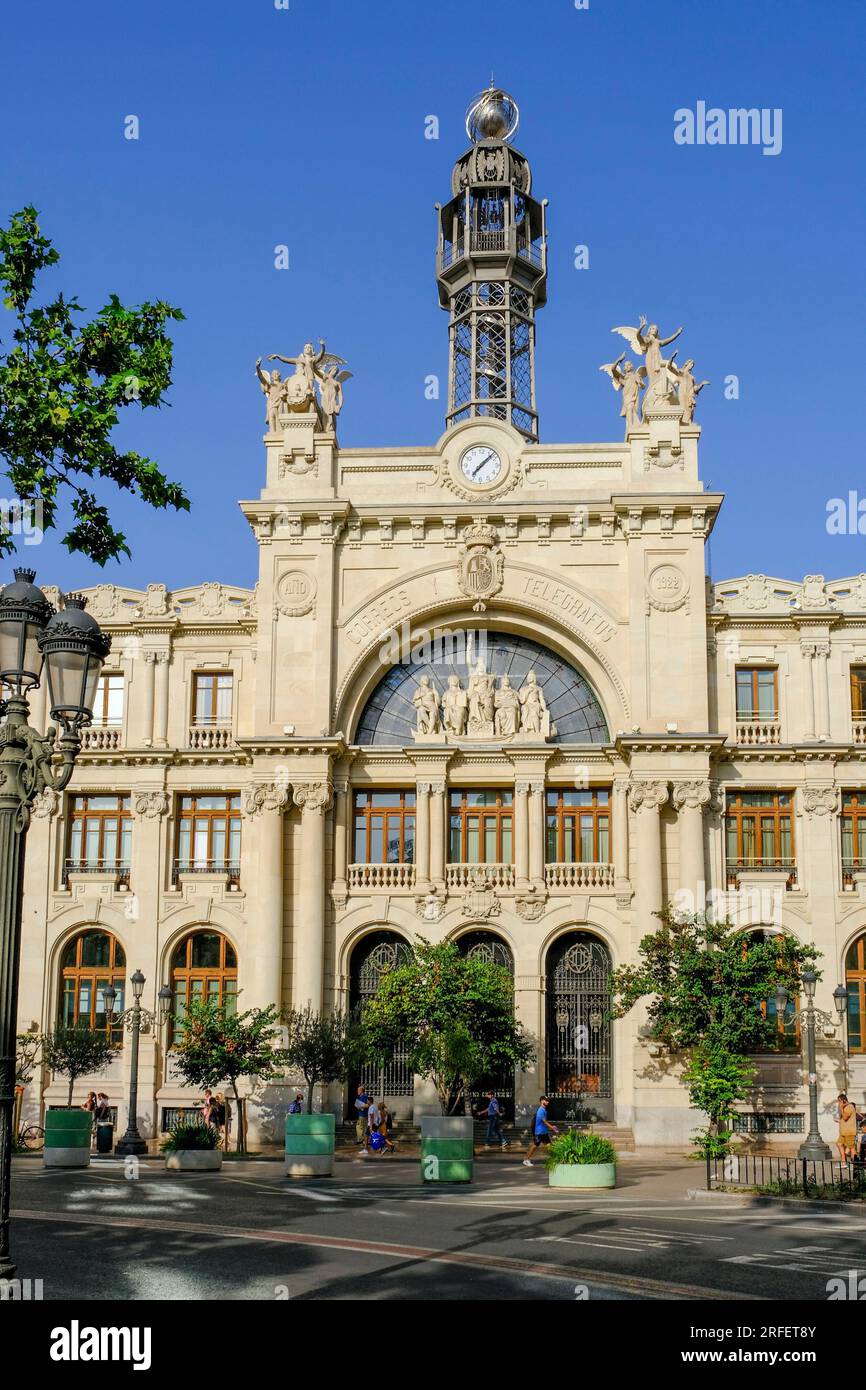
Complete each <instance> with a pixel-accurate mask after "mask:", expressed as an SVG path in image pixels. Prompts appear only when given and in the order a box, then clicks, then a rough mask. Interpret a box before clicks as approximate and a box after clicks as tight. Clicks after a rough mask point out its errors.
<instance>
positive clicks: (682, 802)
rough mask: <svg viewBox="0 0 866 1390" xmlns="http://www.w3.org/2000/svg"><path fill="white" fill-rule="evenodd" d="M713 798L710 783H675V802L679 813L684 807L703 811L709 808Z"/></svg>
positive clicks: (699, 781)
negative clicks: (706, 807)
mask: <svg viewBox="0 0 866 1390" xmlns="http://www.w3.org/2000/svg"><path fill="white" fill-rule="evenodd" d="M711 797H712V790H711V788H710V784H709V782H704V781H701V780H698V781H695V782H674V790H673V801H674V805H675V806H676V808H677V810H678V811H681V810H682V809H683V807H684V806H688V807H689V808H690V809H693V810H699V811H702V810H703V808H704V807H705V806H708V805H709V803H710V800H711Z"/></svg>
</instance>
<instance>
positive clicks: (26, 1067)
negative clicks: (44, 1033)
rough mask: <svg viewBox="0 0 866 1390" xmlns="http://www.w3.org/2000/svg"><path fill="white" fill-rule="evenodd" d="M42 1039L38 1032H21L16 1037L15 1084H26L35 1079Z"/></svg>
mask: <svg viewBox="0 0 866 1390" xmlns="http://www.w3.org/2000/svg"><path fill="white" fill-rule="evenodd" d="M41 1049H42V1039H41V1038H40V1036H39V1034H38V1033H19V1034H18V1036H17V1038H16V1039H15V1084H16V1086H26V1085H27V1083H28V1081H32V1080H33V1073H34V1071H35V1070H36V1067H37V1066H38V1063H39V1053H40V1051H41Z"/></svg>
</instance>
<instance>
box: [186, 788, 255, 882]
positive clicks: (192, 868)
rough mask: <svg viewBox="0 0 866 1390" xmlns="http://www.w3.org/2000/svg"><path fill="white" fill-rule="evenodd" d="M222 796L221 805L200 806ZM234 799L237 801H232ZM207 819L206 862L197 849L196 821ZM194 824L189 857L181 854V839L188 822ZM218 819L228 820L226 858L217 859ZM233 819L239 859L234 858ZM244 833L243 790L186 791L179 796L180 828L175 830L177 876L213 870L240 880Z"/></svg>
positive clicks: (191, 829) (225, 825) (233, 879)
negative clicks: (235, 822)
mask: <svg viewBox="0 0 866 1390" xmlns="http://www.w3.org/2000/svg"><path fill="white" fill-rule="evenodd" d="M216 797H220V798H221V799H222V800H223V801H224V802H225V805H224V806H220V807H199V804H198V803H199V802H200V801H203V800H205V799H207V800H213V799H214V798H216ZM232 803H234V804H232ZM201 820H204V821H206V822H207V855H206V856H205V859H204V862H203V863H202V862H201V860H200V856H199V855H198V854H196V852H195V838H196V824H195V823H196V821H201ZM186 821H188V822H189V825H190V832H189V834H190V839H189V851H190V852H189V855H188V857H187V858H182V856H181V840H182V837H183V831H184V822H186ZM218 821H223V822H224V827H223V828H224V834H225V846H226V853H225V855H224V857H223V858H221V859H219V860H217V859H216V858H215V857H214V852H213V842H214V827H215V825H216V823H217V822H218ZM232 821H237V833H238V851H237V860H234V859H232V858H230V846H231V838H232V833H233V830H234V827H233V826H232ZM242 834H243V821H242V817H241V804H240V794H239V793H238V792H218V791H199V792H183V793H182V794H181V795H180V796H179V797H178V799H177V830H176V832H175V856H174V870H175V878H177V877H178V876H179V875H180V874H193V873H212V874H222V873H224V874H226V875H227V877H228V879H229V881H230V882H233V883H235V882H237V881H238V878H239V875H240V857H241V836H242Z"/></svg>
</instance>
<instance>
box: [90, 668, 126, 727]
mask: <svg viewBox="0 0 866 1390" xmlns="http://www.w3.org/2000/svg"><path fill="white" fill-rule="evenodd" d="M109 681H120V695H121V700H120V717H119V718H117V719H109V717H108V706H109V698H108V697H109V693H110V687H109V684H108V682H109ZM125 702H126V681H125V679H124V675H123V672H122V671H102V672H101V673H100V677H99V680H98V682H97V685H96V699H95V700H94V704H93V719H92V721H91V727H92V728H94V729H120V728H121V727H122V726H123V715H124V705H125ZM100 704H101V705H102V708H101V709H100V708H99V706H100Z"/></svg>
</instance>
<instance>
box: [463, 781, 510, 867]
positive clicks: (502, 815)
mask: <svg viewBox="0 0 866 1390" xmlns="http://www.w3.org/2000/svg"><path fill="white" fill-rule="evenodd" d="M479 793H484V794H485V795H486V794H493V795H495V797H496V800H495V802H494V803H493V804H492V805H479V806H470V805H468V803H467V797H470V796H477V795H479ZM505 797H508V798H510V799H509V800H508V801H505V800H504V799H503V798H505ZM476 818H477V819H478V845H479V851H480V853H481V855H482V856H483V855H484V851H485V848H486V844H487V823H488V822H489V821H492V822H494V824H495V826H496V858H495V859H487V858H486V857H482V858H479V859H470V858H469V857H468V843H467V842H468V837H469V823H470V821H471V820H473V819H476ZM455 820H458V821H459V829H460V858H459V859H455V858H453V857H452V855H451V842H452V835H453V831H454V829H455V827H454V824H453V822H454V821H455ZM506 822H507V824H508V828H509V830H510V832H511V835H510V838H511V853H510V855H509V857H508V858H507V859H505V858H504V857H503V851H502V831H503V828H504V826H505V823H506ZM448 863H449V864H513V863H514V792H513V790H512V788H510V787H462V788H458V787H455V788H453V789H452V790H451V792H450V793H449V797H448Z"/></svg>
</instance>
